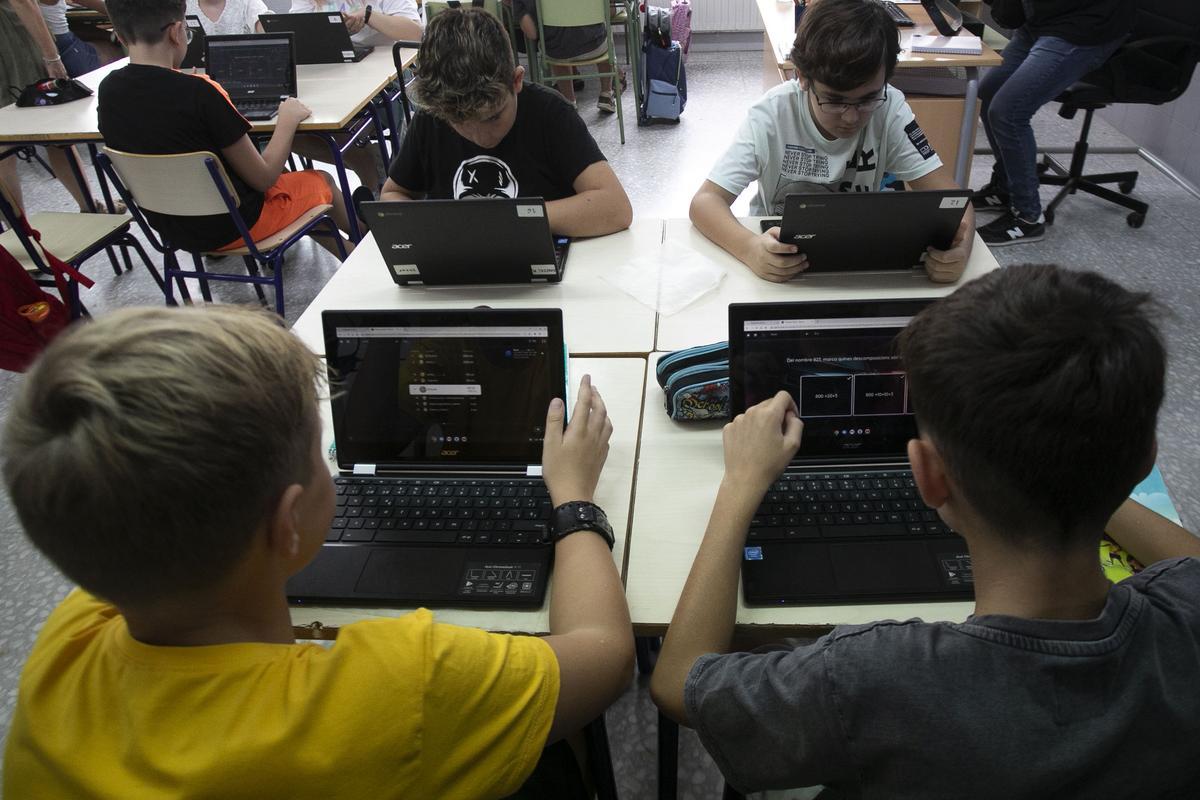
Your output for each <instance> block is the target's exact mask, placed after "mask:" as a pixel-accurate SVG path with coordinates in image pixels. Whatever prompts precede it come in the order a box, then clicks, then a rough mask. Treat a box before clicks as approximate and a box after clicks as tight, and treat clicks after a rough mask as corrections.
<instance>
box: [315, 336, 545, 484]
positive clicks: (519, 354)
mask: <svg viewBox="0 0 1200 800" xmlns="http://www.w3.org/2000/svg"><path fill="white" fill-rule="evenodd" d="M334 344H335V347H336V350H335V351H333V352H327V353H326V356H327V359H328V362H329V374H330V394H331V396H332V405H333V413H334V419H335V420H337V421H338V428H337V436H338V446H339V448H345V449H346V451H347V452H353V453H354V454H355V456H354V457H355V459H356V460H359V461H364V460H369V461H370V463H377V464H381V465H386V464H399V465H403V464H408V463H425V464H431V463H432V464H437V463H444V464H456V463H457V464H477V463H480V464H487V463H507V464H520V463H525V464H540V463H541V461H542V439H543V437H544V434H545V424H546V407H547V406H548V405H549V403H550V400H551V398H552V397H553V396H561V395H562V387H561V385H556V384H561V383H562V378H561V375H562V359H563V354H562V352H561V350H560V349H559V348H556V347H554V346H553V344H552V341H551V337H550V331H549V328H547V327H546V326H544V325H495V326H492V325H486V326H479V325H472V326H466V325H450V326H439V325H423V326H381V327H349V326H338V327H337V328H336V340H335V342H334ZM552 350H554V351H555V352H551V351H552ZM339 461H341V462H342V463H345V459H339Z"/></svg>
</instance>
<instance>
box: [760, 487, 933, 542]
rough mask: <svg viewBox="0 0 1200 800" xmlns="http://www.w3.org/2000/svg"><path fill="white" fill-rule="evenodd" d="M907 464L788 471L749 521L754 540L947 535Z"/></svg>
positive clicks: (768, 493) (771, 489) (769, 491)
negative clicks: (904, 466) (883, 467)
mask: <svg viewBox="0 0 1200 800" xmlns="http://www.w3.org/2000/svg"><path fill="white" fill-rule="evenodd" d="M952 533H953V531H952V530H951V529H950V528H948V527H947V526H946V525H945V523H943V522H942V521H941V519H940V518H939V517H938V515H937V512H936V511H934V510H933V509H931V508H929V507H928V506H926V505H925V504H924V503H923V502H921V498H920V495H918V494H917V489H916V486H915V484H914V483H913V477H912V473H911V472H910V471H908V470H888V471H880V472H852V473H850V472H840V473H826V474H812V473H797V474H794V475H791V474H789V475H783V476H782V477H781V478H780V479H779V480H778V481H776V482H775V483H774V484H773V485H772V486H771V488H770V490H768V492H767V494H766V496H765V497H764V498H763V502H762V504H761V505H759V507H758V512H757V513H756V514H755V515H754V519H752V520H751V521H750V533H749V535H748V536H747V540H749V541H770V540H777V539H787V540H796V539H842V538H853V537H873V538H882V537H888V536H908V537H914V536H920V537H932V536H946V535H949V534H952Z"/></svg>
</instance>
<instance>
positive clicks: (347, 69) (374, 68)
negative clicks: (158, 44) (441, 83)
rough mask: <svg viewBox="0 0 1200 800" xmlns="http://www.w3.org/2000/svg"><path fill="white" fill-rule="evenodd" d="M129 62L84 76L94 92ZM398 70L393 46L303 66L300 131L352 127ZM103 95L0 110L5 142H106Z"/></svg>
mask: <svg viewBox="0 0 1200 800" xmlns="http://www.w3.org/2000/svg"><path fill="white" fill-rule="evenodd" d="M402 52H403V53H404V57H405V63H409V62H411V61H412V60H413V59H415V58H416V54H417V51H416V50H404V51H402ZM128 63H129V59H127V58H123V59H121V60H119V61H114V62H113V63H111V64H107V65H105V66H103V67H101V68H100V69H97V70H93V71H92V72H89V73H87V74H86V75H83V76H82V77H80V79H79V80H81V81H82V82H83V83H85V84H86V85H87V86H88V88H90V89H91V90H92V91H96V90H97V89H99V87H100V82H101V81H102V80H104V79H105V78H106V77H108V74H109V73H110V72H112V71H114V70H117V69H120V68H121V67H124V66H126V65H127V64H128ZM395 77H396V67H395V64H393V63H392V51H391V50H390V49H389V48H377V49H376V50H375V52H373V53H371V54H370V55H369V56H367V57H366V58H364V59H363V60H362V61H359V62H358V63H356V64H303V65H301V66H298V67H296V94H297V96H298V97H299V98H300V100H302V101H304V104H305V105H306V106H308V107H309V108H310V109H311V110H312V116H311V117H309V118H308V119H306V120H305V121H304V122H302V123H301V124H300V132H301V133H305V132H309V133H314V132H317V131H337V130H341V129H342V128H345V127H346V126H347V125H349V124H350V123H351V122H352V121H353V120H354V118H355V117H356V116H358V114H359V112H361V111H362V110H363V108H364V107H366V105H367V103H369V102H370V101H371V98H373V97H375V95H377V94H379V92H380V91H381V90H382V89H383V87H384V86H386V85H387V84H388V83H389V82H390V81H391V80H392V79H393V78H395ZM97 103H98V101H97V95H95V94H93V95H92V96H91V97H85V98H83V99H82V100H76V101H75V102H73V103H64V104H62V105H58V106H42V107H40V108H18V107H17V106H16V105H9V106H5V107H4V108H3V109H0V144H3V143H14V144H32V143H35V142H36V143H45V142H50V143H58V144H66V143H68V142H96V141H100V139H101V136H100V129H99V126H98V124H97V122H96V106H97ZM274 127H275V125H274V122H272V121H267V122H256V123H254V125H253V128H254V131H255V132H268V131H271V130H273V129H274Z"/></svg>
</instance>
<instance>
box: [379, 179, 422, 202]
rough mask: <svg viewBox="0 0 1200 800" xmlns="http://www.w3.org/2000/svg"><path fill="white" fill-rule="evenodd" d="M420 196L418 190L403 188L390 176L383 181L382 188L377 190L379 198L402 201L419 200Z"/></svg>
mask: <svg viewBox="0 0 1200 800" xmlns="http://www.w3.org/2000/svg"><path fill="white" fill-rule="evenodd" d="M420 198H421V193H420V192H414V191H412V190H411V189H405V188H404V187H403V186H401V185H400V184H398V183H396V182H395V181H394V180H392V179H391V178H388V179H387V180H386V181H384V182H383V188H382V189H381V190H380V191H379V199H380V200H395V201H401V202H402V201H405V200H419V199H420Z"/></svg>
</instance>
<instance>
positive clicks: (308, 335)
mask: <svg viewBox="0 0 1200 800" xmlns="http://www.w3.org/2000/svg"><path fill="white" fill-rule="evenodd" d="M447 235H448V236H456V235H462V233H461V232H458V231H447ZM661 241H662V220H660V219H639V220H636V221H634V223H633V227H631V228H630V229H629V230H626V231H621V232H619V233H614V234H610V235H609V236H600V237H597V238H595V239H579V240H576V241H573V242H571V249H570V251H569V252H568V253H567V267H566V273H565V274H564V276H563V280H562V282H561V283H557V284H530V285H505V286H443V287H433V286H397V285H396V284H395V282H394V281H393V280H392V276H391V273H389V272H388V269H387V267H386V266H385V265H384V262H383V257H382V256H381V255H380V253H379V248H378V247H377V246H376V244H375V237H373V236H367V237H366V238H365V239H363V241H362V243H361V244H359V246H358V247H357V248H356V249H355V251H354V252H353V253H352V254H351V255H350V257H349V258H348V259H346V262H345V263H344V264H342V266H341V267H340V268H339V269H338V271H337V273H336V274H335V275H334V276H333V278H331V279H330V281H329V283H328V284H326V285H325V288H324V289H322V290H321V292H320V294H318V295H317V296H316V298H315V299H314V300H313V302H312V304H311V305H309V307H308V308H307V310H305V312H304V314H303V315H301V317H300V319H298V320H297V321H296V324H295V326H294V327H293V328H292V330H294V331H295V332H296V335H298V336H299V337H300V338H301V339H302V340H303V341H304V343H305V344H307V345H308V346H309V347H310V348H312V350H313V352H315V353H318V354H324V352H325V341H324V339H323V338H322V334H321V312H322V311H324V310H325V309H335V308H336V309H380V308H471V307H473V306H481V305H486V306H492V307H494V308H522V307H533V308H546V307H550V308H561V309H562V310H563V323H564V326H565V329H566V344H567V349H568V350H569V351H570V352H571V354H572V355H577V356H579V355H590V356H596V355H640V356H645V355H646V354H647V353H649V352H650V351H651V350H653V349H654V324H655V316H656V315H655V312H654V310H653V309H651V308H648V307H647V306H644V305H642V304H641V303H639V302H638V301H637V300H634V299H633V298H632V297H630V296H629V295H627V294H625V293H624V292H623V291H621V290H620V289H618V288H617V287H615V286H613V285H612V284H610V283H608V282H607V281H605V280H603V279H602V278H601V277H600V276H601V275H603V274H604V272H605V270H606V269H608V268H609V267H610V266H611V265H614V264H619V263H622V262H625V261H629V260H630V259H632V258H633V257H634V255H635V254H637V253H644V252H647V251H649V250H652V249H653V248H656V247H658V246H659V244H660V243H661Z"/></svg>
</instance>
